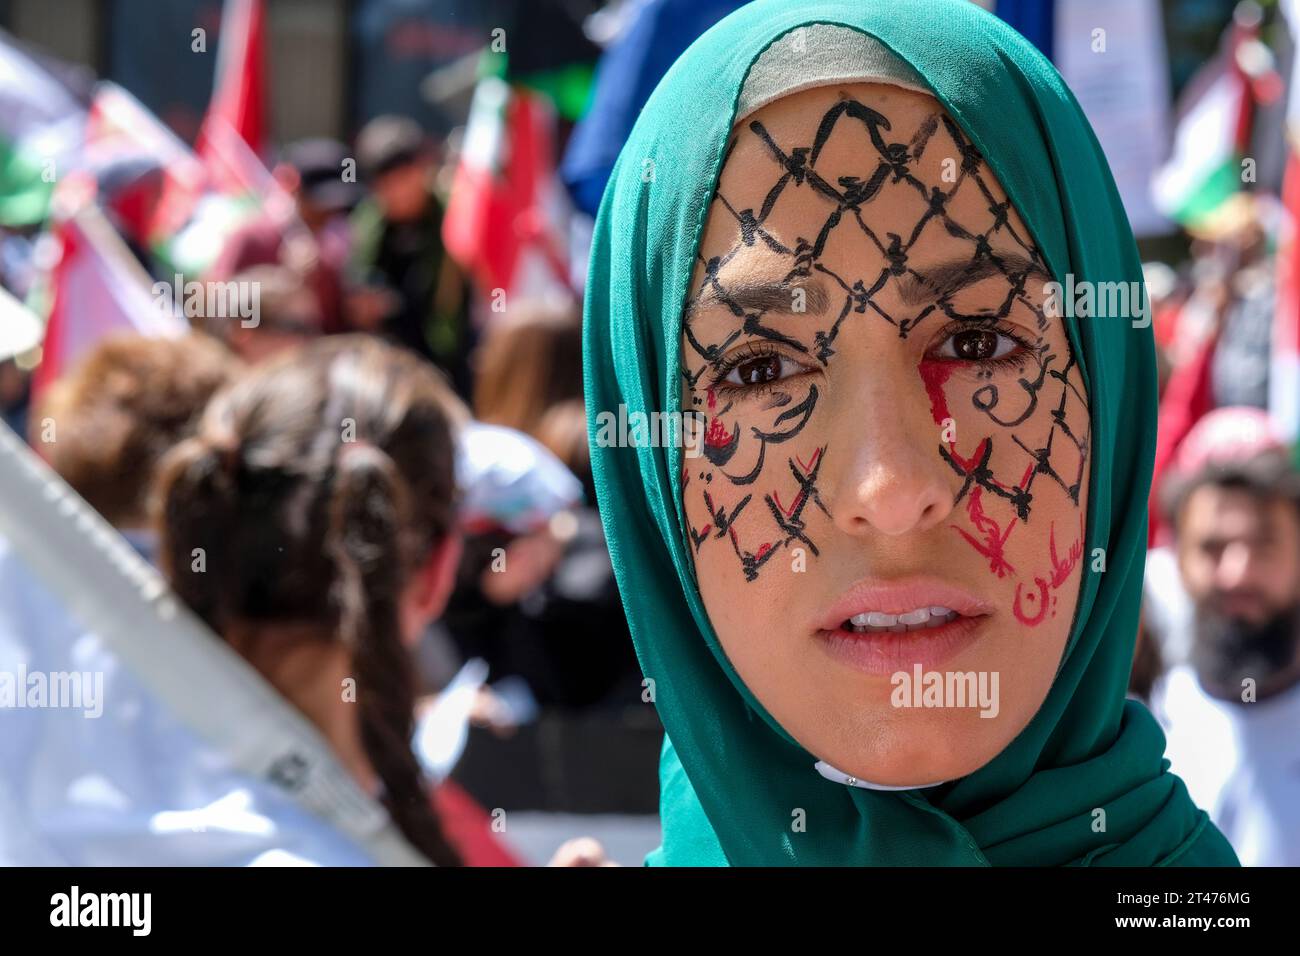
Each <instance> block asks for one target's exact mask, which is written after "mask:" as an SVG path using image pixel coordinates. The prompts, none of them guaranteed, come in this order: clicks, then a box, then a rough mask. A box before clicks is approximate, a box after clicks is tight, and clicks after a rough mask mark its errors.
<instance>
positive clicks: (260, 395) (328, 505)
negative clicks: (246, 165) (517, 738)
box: [154, 336, 468, 865]
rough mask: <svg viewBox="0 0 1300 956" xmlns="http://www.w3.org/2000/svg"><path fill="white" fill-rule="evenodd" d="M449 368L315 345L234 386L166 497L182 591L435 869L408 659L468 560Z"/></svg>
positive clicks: (161, 500) (163, 509)
mask: <svg viewBox="0 0 1300 956" xmlns="http://www.w3.org/2000/svg"><path fill="white" fill-rule="evenodd" d="M467 419H468V413H467V411H466V410H465V408H464V406H463V405H462V404H461V403H460V402H459V400H458V399H457V398H456V397H455V396H454V394H453V393H452V392H451V390H450V388H449V387H448V386H447V385H446V384H445V383H444V381H443V379H442V378H441V377H440V376H439V374H438V373H437V372H436V371H435V370H434V369H432V368H431V367H430V366H428V365H427V364H426V363H424V362H422V361H421V360H420V359H419V358H418V357H417V356H415V355H414V354H410V353H407V352H404V351H402V350H400V349H397V348H395V347H392V346H389V345H386V344H384V343H382V342H380V341H379V340H377V339H373V338H369V337H366V336H338V337H333V338H330V339H326V340H320V341H317V342H315V343H313V344H311V345H309V346H307V347H305V348H304V349H303V350H302V351H300V352H296V353H294V354H293V355H288V356H284V357H281V358H277V359H273V360H271V361H270V362H268V363H267V364H265V365H264V366H260V367H258V368H257V369H256V370H254V371H252V372H251V373H249V375H247V376H246V377H244V378H241V379H239V380H238V381H237V382H235V383H233V384H232V385H231V386H229V387H227V388H226V389H224V390H223V391H221V392H220V393H218V394H217V395H216V396H215V398H214V399H213V401H212V403H211V404H210V405H209V406H208V408H207V409H206V411H205V413H204V415H203V418H202V419H201V421H200V423H199V426H198V429H197V432H196V434H195V435H194V436H193V437H192V438H190V439H188V440H186V441H184V442H182V443H181V444H180V445H178V446H177V447H176V448H175V449H173V451H172V452H171V453H170V454H169V455H168V457H167V458H166V460H165V461H164V462H163V465H162V468H161V473H160V477H159V480H158V484H157V486H156V488H155V492H156V495H155V502H154V504H155V519H156V521H157V524H158V527H159V537H160V564H161V566H162V568H163V571H164V573H165V574H166V575H167V577H168V578H169V579H170V581H171V582H172V585H173V587H174V588H175V590H176V592H177V593H178V594H179V595H180V596H181V598H182V599H184V600H185V601H186V603H187V604H189V605H190V607H191V608H193V610H194V611H195V612H196V613H197V614H198V615H199V616H200V617H202V618H203V620H204V621H205V622H206V623H207V624H208V625H209V626H210V627H211V628H212V629H213V630H214V631H215V632H216V633H217V634H219V635H220V636H221V637H222V639H223V640H225V641H227V642H228V643H229V644H230V645H231V647H232V648H234V649H235V650H236V651H238V652H239V653H240V654H241V655H242V656H243V657H244V658H245V659H247V660H248V661H249V662H250V663H251V664H252V665H253V666H254V667H255V668H256V669H257V670H258V671H260V672H261V673H262V674H263V676H264V677H266V679H267V680H268V681H269V682H270V683H271V684H272V685H273V686H274V687H275V688H276V689H277V690H278V691H279V692H280V693H281V694H283V695H284V696H285V697H286V698H287V699H288V700H289V701H291V702H292V703H293V704H294V705H295V706H297V707H298V708H299V709H300V710H301V711H302V712H303V713H304V714H305V715H306V716H307V717H308V718H309V719H311V720H312V721H313V722H314V723H315V724H316V725H317V727H318V728H319V729H320V730H321V732H322V734H323V735H324V736H325V738H326V740H327V741H328V742H329V743H330V744H331V746H332V747H333V749H334V750H335V751H336V753H337V754H338V756H339V758H340V760H341V762H342V764H343V765H344V766H345V767H346V768H347V769H348V770H349V771H351V773H352V774H353V775H354V776H355V777H356V779H357V780H358V781H359V782H360V783H361V785H362V786H363V787H364V788H365V789H366V790H367V791H368V792H370V793H372V794H374V795H375V797H376V798H377V799H379V800H380V801H381V802H382V803H383V804H384V805H385V806H386V807H387V809H388V810H389V812H390V813H391V815H392V816H393V819H394V821H395V823H396V824H397V826H398V828H399V829H400V830H401V831H402V833H403V834H404V835H405V836H406V838H407V840H408V841H409V842H410V843H411V844H412V845H413V846H414V847H415V848H416V849H418V850H419V851H421V852H422V853H423V854H424V855H425V856H426V857H427V858H428V859H429V860H430V861H431V862H433V863H435V864H437V865H457V864H459V862H460V859H459V855H458V853H457V851H456V850H455V849H454V848H453V847H452V845H451V843H450V842H449V841H448V839H447V837H446V835H445V834H444V832H443V828H442V827H441V825H440V824H439V821H438V818H437V816H436V813H435V811H434V809H433V805H432V804H431V802H430V793H429V789H428V784H427V782H426V781H425V779H424V777H423V775H422V773H421V768H420V765H419V763H418V761H417V758H416V756H415V754H414V753H413V751H412V749H411V745H410V740H411V735H412V731H413V727H414V719H415V717H414V712H415V684H414V669H413V665H412V662H411V659H410V649H411V647H412V646H413V645H414V643H415V642H416V641H417V640H418V639H419V637H420V635H421V634H422V633H423V631H424V629H425V627H427V625H428V624H429V622H430V621H432V620H433V619H435V618H436V617H437V616H438V615H439V614H440V613H441V611H442V609H443V607H444V605H445V603H446V601H447V598H448V595H449V592H450V590H451V587H452V585H453V582H454V577H455V569H456V565H457V563H458V561H459V557H460V538H459V535H458V533H457V531H456V529H455V513H456V506H457V491H456V483H455V468H454V460H455V434H456V431H457V429H458V427H459V426H460V425H461V424H463V423H464V422H465V421H466V420H467Z"/></svg>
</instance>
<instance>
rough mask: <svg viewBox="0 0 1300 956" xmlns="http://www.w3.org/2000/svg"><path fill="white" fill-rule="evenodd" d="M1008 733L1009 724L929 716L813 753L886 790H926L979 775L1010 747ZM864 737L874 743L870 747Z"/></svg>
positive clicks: (962, 716) (964, 716)
mask: <svg viewBox="0 0 1300 956" xmlns="http://www.w3.org/2000/svg"><path fill="white" fill-rule="evenodd" d="M909 716H913V717H914V716H916V715H909ZM971 717H974V718H975V722H972V721H971V719H970V718H971ZM1006 731H1007V727H1006V726H1005V723H1004V722H1003V721H990V720H981V719H980V718H979V717H978V715H973V714H954V713H951V712H950V713H948V714H942V715H940V714H927V715H926V717H925V718H923V719H922V720H920V721H916V720H909V721H905V722H904V723H903V725H902V726H899V724H898V723H897V722H896V721H890V722H888V725H887V726H885V727H881V726H879V725H877V729H876V730H875V732H873V733H867V734H860V735H854V739H850V740H844V739H841V740H838V741H834V742H833V744H832V745H831V746H826V747H822V748H810V750H811V751H812V752H813V753H816V754H818V755H819V757H820V759H822V760H824V761H825V762H826V763H828V764H830V765H831V766H832V767H834V768H835V769H836V770H839V771H840V772H842V773H845V774H848V775H849V776H852V777H856V778H857V779H858V780H864V781H869V782H871V783H874V784H879V785H881V786H886V787H914V786H916V787H920V786H928V785H932V784H939V783H946V782H948V781H950V780H956V779H958V778H960V777H964V776H967V775H968V774H971V773H974V772H975V771H976V770H978V769H979V768H980V767H983V766H984V765H985V764H987V763H988V762H989V761H991V760H992V759H993V758H994V757H996V756H997V755H998V754H999V753H1001V752H1002V750H1003V749H1004V748H1005V747H1006V745H1007V744H1008V743H1009V742H1010V739H1009V738H1006ZM1012 736H1014V735H1012ZM864 737H866V738H869V743H866V744H865V745H864V741H863V738H864Z"/></svg>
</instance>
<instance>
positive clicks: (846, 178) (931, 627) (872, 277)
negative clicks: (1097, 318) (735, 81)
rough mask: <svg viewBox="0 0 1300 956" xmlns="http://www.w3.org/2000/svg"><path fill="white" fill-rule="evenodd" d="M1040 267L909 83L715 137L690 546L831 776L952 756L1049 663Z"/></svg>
mask: <svg viewBox="0 0 1300 956" xmlns="http://www.w3.org/2000/svg"><path fill="white" fill-rule="evenodd" d="M1050 281H1052V277H1051V276H1050V275H1049V274H1048V272H1047V268H1046V265H1045V262H1044V260H1043V258H1042V255H1041V254H1040V252H1039V250H1038V249H1037V248H1036V246H1035V245H1034V242H1033V240H1032V239H1031V238H1030V235H1029V231H1028V230H1027V229H1026V228H1025V225H1024V223H1023V222H1022V221H1021V219H1020V216H1019V215H1018V214H1017V212H1016V210H1015V208H1014V207H1013V206H1012V205H1011V203H1010V202H1009V200H1008V199H1007V197H1006V194H1005V193H1004V191H1003V189H1002V186H1001V185H1000V184H999V183H998V181H997V179H996V178H995V177H994V174H993V171H992V170H991V169H990V168H989V166H988V165H987V164H986V163H985V162H984V161H983V159H982V158H981V157H980V155H979V154H978V153H977V152H976V151H975V149H974V147H973V146H972V145H971V144H970V142H969V141H968V140H967V139H966V138H965V136H964V135H963V134H962V133H961V132H960V130H959V129H958V127H957V126H956V125H955V124H954V123H953V122H952V120H951V119H950V118H949V117H948V116H947V114H946V113H945V112H944V110H943V108H942V107H941V106H940V105H939V103H938V101H937V100H935V99H933V98H932V97H929V96H925V95H922V94H919V93H913V92H910V91H907V90H903V89H901V88H898V87H894V86H888V85H881V84H875V83H857V84H847V85H843V86H827V87H819V88H815V89H811V90H806V91H803V92H800V93H796V94H793V95H790V96H787V97H784V98H782V99H780V100H777V101H775V102H773V103H771V104H769V105H767V106H765V107H764V108H762V109H761V110H759V111H758V112H756V113H754V114H753V115H751V116H750V117H748V118H747V119H745V120H744V121H742V122H741V123H740V124H739V125H738V127H737V128H736V130H735V132H734V134H733V137H732V143H731V144H730V148H729V150H728V155H727V158H726V160H725V165H724V167H723V170H722V175H721V179H720V180H719V183H718V190H717V193H716V194H715V196H714V198H713V202H712V205H711V207H710V209H709V218H708V222H707V224H706V228H705V231H704V237H703V242H702V244H701V247H700V254H699V258H698V261H697V262H696V266H695V271H694V277H693V279H692V285H691V290H690V294H689V297H688V302H687V309H686V316H685V320H684V324H683V333H682V343H681V358H682V376H683V388H684V391H683V402H684V406H683V407H684V408H686V409H688V410H694V411H696V412H701V413H703V415H704V416H705V420H706V422H707V436H706V438H705V441H704V445H703V454H701V455H699V456H697V457H685V458H684V462H685V465H684V467H683V475H682V484H683V500H684V506H685V511H686V517H687V521H688V522H689V525H690V536H691V542H692V552H693V556H694V560H695V566H696V571H697V575H698V579H699V583H700V590H701V592H702V596H703V599H704V604H705V607H706V608H707V610H708V613H709V619H710V620H711V621H712V623H713V626H714V628H715V630H716V631H717V634H718V637H719V639H720V640H721V642H722V646H723V648H724V649H725V651H726V653H727V656H728V657H729V659H730V660H731V662H732V663H733V665H734V666H735V668H736V670H737V672H738V673H739V675H740V677H741V678H742V679H743V680H744V682H745V684H746V686H748V687H749V688H750V690H751V691H752V692H753V693H754V694H755V695H756V696H757V697H758V699H759V700H760V701H761V702H762V704H763V706H764V707H766V708H767V710H768V712H769V713H771V714H772V716H773V717H774V718H775V719H776V720H777V721H779V722H780V724H781V725H782V726H783V727H784V728H786V730H787V731H788V732H789V733H790V734H791V735H792V736H793V737H795V739H797V740H798V741H799V742H800V743H801V744H802V745H803V746H804V747H805V748H806V749H807V750H808V751H810V752H811V753H812V754H814V755H815V756H816V757H818V758H819V759H821V760H825V761H827V762H828V763H830V764H831V765H832V766H834V767H836V768H838V769H839V770H841V771H844V772H845V773H848V774H850V775H853V776H856V777H859V778H863V779H866V780H870V781H872V782H875V783H881V784H890V785H896V786H905V785H919V784H926V783H937V782H940V781H945V780H951V779H954V778H956V777H960V776H963V775H965V774H967V773H970V772H971V771H973V770H975V769H977V768H979V767H981V766H983V765H984V764H985V763H987V762H988V761H989V760H991V759H992V758H993V757H994V756H995V755H996V754H997V753H998V752H999V751H1001V750H1002V749H1003V748H1004V747H1006V745H1007V744H1008V743H1009V742H1010V741H1011V740H1012V739H1013V738H1014V737H1015V736H1016V735H1017V734H1018V733H1019V732H1020V731H1021V730H1022V729H1023V728H1024V727H1025V725H1026V724H1027V723H1028V722H1029V720H1030V719H1031V718H1032V717H1033V715H1034V713H1035V712H1036V711H1037V709H1038V707H1039V706H1040V705H1041V704H1042V702H1043V699H1044V698H1045V697H1046V695H1047V692H1048V689H1049V688H1050V686H1051V684H1052V680H1053V677H1054V675H1055V673H1056V668H1057V665H1058V663H1059V662H1060V659H1061V654H1062V651H1063V649H1064V647H1065V643H1066V640H1067V638H1068V636H1069V632H1070V627H1071V623H1072V620H1073V616H1074V610H1075V605H1076V603H1077V599H1078V592H1079V582H1080V578H1081V575H1082V569H1081V564H1082V561H1083V560H1084V555H1083V554H1082V549H1083V544H1084V514H1085V507H1086V503H1087V493H1088V492H1087V473H1088V468H1087V457H1088V449H1089V435H1090V432H1089V416H1088V407H1087V395H1086V393H1085V390H1084V384H1083V378H1082V376H1081V374H1080V370H1079V367H1078V365H1077V364H1076V362H1075V360H1074V357H1073V355H1072V351H1071V348H1070V344H1069V341H1068V339H1067V336H1066V330H1065V326H1064V320H1063V319H1061V318H1059V317H1057V316H1056V315H1053V314H1051V312H1049V311H1048V310H1047V309H1046V308H1045V306H1046V304H1047V302H1048V295H1047V291H1046V289H1045V284H1046V283H1047V282H1050Z"/></svg>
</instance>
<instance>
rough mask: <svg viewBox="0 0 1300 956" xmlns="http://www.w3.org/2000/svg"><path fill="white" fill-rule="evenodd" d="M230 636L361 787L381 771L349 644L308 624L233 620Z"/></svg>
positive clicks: (374, 785) (375, 786)
mask: <svg viewBox="0 0 1300 956" xmlns="http://www.w3.org/2000/svg"><path fill="white" fill-rule="evenodd" d="M228 632H229V633H228V634H227V635H226V640H227V642H228V643H229V644H230V645H231V647H233V648H234V649H235V650H236V651H238V652H239V654H241V655H242V656H243V657H244V658H245V659H246V660H247V661H248V662H249V663H250V664H252V665H253V667H255V668H256V669H257V670H258V672H259V673H260V674H261V675H262V676H263V677H264V678H266V680H267V681H268V682H269V683H270V684H271V685H272V686H273V687H274V688H275V689H276V690H277V691H279V692H280V694H281V696H283V697H284V698H285V699H286V700H288V701H289V702H290V703H291V704H293V705H294V706H295V707H296V708H298V710H299V711H300V712H301V713H302V714H303V715H304V716H305V717H306V718H307V719H308V720H310V721H311V722H312V723H313V724H315V725H316V728H317V729H318V730H319V731H320V732H321V734H322V735H323V736H324V737H325V740H326V741H327V742H328V743H329V745H330V747H331V749H333V751H334V754H335V756H337V757H338V759H339V762H340V763H341V764H342V765H343V767H344V769H346V770H347V771H348V772H349V773H351V774H352V777H353V778H354V779H355V780H356V781H357V783H358V784H359V785H360V786H361V788H362V789H363V790H365V791H366V792H367V793H370V794H377V793H378V792H379V791H380V789H381V782H380V779H379V775H378V774H377V773H376V772H375V769H374V766H373V765H372V764H371V762H370V758H369V757H367V756H366V751H365V744H364V743H363V741H362V739H361V719H360V715H359V712H358V711H357V704H356V702H355V701H356V699H357V687H356V680H355V677H356V668H355V667H354V666H353V663H352V658H351V655H350V654H349V653H348V651H347V649H346V648H344V647H343V646H342V645H340V644H339V643H338V642H337V641H334V640H332V639H331V638H329V637H328V636H325V637H323V636H322V634H321V632H320V630H319V629H318V628H315V627H312V626H305V625H262V624H259V625H234V626H232V627H230V628H228Z"/></svg>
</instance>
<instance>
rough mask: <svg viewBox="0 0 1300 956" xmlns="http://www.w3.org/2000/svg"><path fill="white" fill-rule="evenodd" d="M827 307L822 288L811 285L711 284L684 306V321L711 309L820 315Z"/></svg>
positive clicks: (776, 282)
mask: <svg viewBox="0 0 1300 956" xmlns="http://www.w3.org/2000/svg"><path fill="white" fill-rule="evenodd" d="M829 304H830V296H828V295H827V294H826V288H825V287H824V286H823V285H822V284H821V283H820V282H815V281H806V282H794V283H791V282H785V281H783V280H759V281H745V280H743V279H742V280H738V281H735V282H733V283H730V284H728V285H726V286H723V285H722V284H721V283H718V282H714V283H712V284H710V285H709V286H708V288H706V289H704V290H702V291H701V292H700V294H699V295H697V296H696V297H695V298H694V299H692V300H691V301H690V302H688V303H687V305H686V314H685V317H684V321H686V322H690V321H691V319H693V318H694V317H695V316H696V315H698V314H699V313H700V312H703V311H705V310H706V309H709V308H712V307H714V306H719V305H721V306H726V307H727V308H728V309H730V310H731V312H732V313H733V314H735V315H749V314H751V313H757V314H760V315H761V314H764V313H768V314H773V313H774V314H777V315H803V314H809V315H822V314H824V313H825V312H826V309H827V307H828V306H829Z"/></svg>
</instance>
